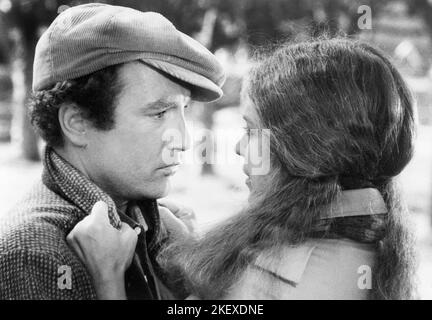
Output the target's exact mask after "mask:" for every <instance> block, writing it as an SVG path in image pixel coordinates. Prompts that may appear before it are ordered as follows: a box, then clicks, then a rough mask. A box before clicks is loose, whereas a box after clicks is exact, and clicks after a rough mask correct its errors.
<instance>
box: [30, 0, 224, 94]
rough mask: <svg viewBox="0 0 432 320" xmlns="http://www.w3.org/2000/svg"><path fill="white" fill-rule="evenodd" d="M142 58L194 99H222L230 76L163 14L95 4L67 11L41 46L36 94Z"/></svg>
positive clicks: (35, 76) (35, 72) (35, 70)
mask: <svg viewBox="0 0 432 320" xmlns="http://www.w3.org/2000/svg"><path fill="white" fill-rule="evenodd" d="M135 60H140V61H142V62H144V63H146V64H149V65H151V66H153V67H154V68H156V69H159V70H160V71H162V72H165V73H167V74H169V75H171V76H173V77H174V78H177V79H180V80H182V81H184V82H186V83H188V84H190V85H191V87H192V98H193V99H194V100H198V101H205V102H208V101H213V100H216V99H218V98H220V97H221V96H222V90H221V86H222V85H223V83H224V81H225V73H224V70H223V68H222V66H221V65H220V63H219V62H218V61H217V60H216V58H215V56H214V55H213V54H212V53H211V52H210V51H209V50H207V49H206V48H205V47H204V46H202V45H201V44H200V43H199V42H197V41H195V40H194V39H192V38H191V37H189V36H187V35H186V34H184V33H182V32H180V31H178V30H177V29H176V28H175V27H174V25H173V24H172V23H171V22H170V21H168V20H167V19H166V18H165V17H163V16H162V15H160V14H158V13H155V12H141V11H138V10H134V9H131V8H126V7H120V6H111V5H106V4H100V3H91V4H85V5H79V6H75V7H71V8H68V9H67V10H65V11H64V12H62V13H61V14H59V15H58V16H57V18H56V19H55V20H54V21H53V23H52V24H51V25H50V26H49V28H48V29H47V30H46V31H45V32H44V33H43V35H42V36H41V38H40V39H39V41H38V43H37V45H36V53H35V59H34V65H33V90H34V91H39V90H44V89H48V88H50V87H51V86H53V85H54V84H55V83H57V82H60V81H64V80H69V79H74V78H78V77H82V76H85V75H88V74H90V73H92V72H95V71H97V70H100V69H103V68H105V67H108V66H112V65H116V64H120V63H125V62H130V61H135Z"/></svg>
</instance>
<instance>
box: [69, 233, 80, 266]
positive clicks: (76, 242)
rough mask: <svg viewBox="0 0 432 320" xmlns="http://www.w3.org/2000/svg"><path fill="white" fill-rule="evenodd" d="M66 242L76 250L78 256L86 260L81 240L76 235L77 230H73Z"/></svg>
mask: <svg viewBox="0 0 432 320" xmlns="http://www.w3.org/2000/svg"><path fill="white" fill-rule="evenodd" d="M66 242H67V243H68V245H69V246H70V247H71V248H72V249H73V251H75V253H76V254H77V256H78V258H79V259H80V260H81V261H84V253H83V251H82V250H81V247H80V245H79V240H78V239H77V238H76V237H75V230H72V231H71V232H70V233H69V234H68V235H67V237H66Z"/></svg>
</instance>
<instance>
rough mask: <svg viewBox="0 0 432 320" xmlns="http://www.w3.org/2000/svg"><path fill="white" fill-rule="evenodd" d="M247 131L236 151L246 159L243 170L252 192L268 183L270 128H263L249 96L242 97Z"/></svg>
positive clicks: (261, 188)
mask: <svg viewBox="0 0 432 320" xmlns="http://www.w3.org/2000/svg"><path fill="white" fill-rule="evenodd" d="M242 109H243V112H242V114H243V119H244V121H245V123H246V126H245V128H244V129H245V133H244V134H243V136H242V138H241V139H240V140H239V141H238V142H237V145H236V153H237V154H238V155H240V156H242V157H243V158H244V159H245V164H244V166H243V172H244V173H245V174H246V176H247V179H246V185H247V186H248V188H249V190H250V191H251V193H257V192H260V191H261V190H264V188H265V187H266V185H267V183H268V182H267V180H268V179H269V172H270V169H271V168H270V130H269V128H262V126H261V125H260V121H259V117H258V114H257V112H256V109H255V106H254V105H253V103H252V101H251V99H250V98H249V96H247V95H246V96H245V97H244V98H242Z"/></svg>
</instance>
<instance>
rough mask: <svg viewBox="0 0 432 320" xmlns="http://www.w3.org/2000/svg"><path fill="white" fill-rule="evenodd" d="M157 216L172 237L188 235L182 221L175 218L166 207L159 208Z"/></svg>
mask: <svg viewBox="0 0 432 320" xmlns="http://www.w3.org/2000/svg"><path fill="white" fill-rule="evenodd" d="M159 216H160V218H161V220H162V222H163V223H164V225H165V226H166V227H167V229H168V230H169V231H170V232H171V233H172V234H173V235H174V237H184V236H186V235H187V234H188V233H189V230H188V227H187V226H186V225H185V224H184V223H183V221H181V220H180V219H179V218H177V217H176V216H175V215H174V214H173V213H172V212H171V211H170V210H169V209H167V208H166V207H161V206H159Z"/></svg>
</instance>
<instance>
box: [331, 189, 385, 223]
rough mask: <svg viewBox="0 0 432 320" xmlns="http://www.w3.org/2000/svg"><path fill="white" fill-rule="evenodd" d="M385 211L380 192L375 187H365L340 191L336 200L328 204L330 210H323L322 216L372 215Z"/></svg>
mask: <svg viewBox="0 0 432 320" xmlns="http://www.w3.org/2000/svg"><path fill="white" fill-rule="evenodd" d="M387 212H388V210H387V206H386V203H385V201H384V199H383V197H382V195H381V193H380V192H379V191H378V190H377V189H375V188H365V189H355V190H346V191H342V192H341V194H340V195H339V196H338V197H337V199H336V201H334V202H333V203H332V204H331V205H330V210H325V212H324V213H323V215H322V218H323V219H328V218H337V217H349V216H363V215H374V214H384V213H387Z"/></svg>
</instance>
